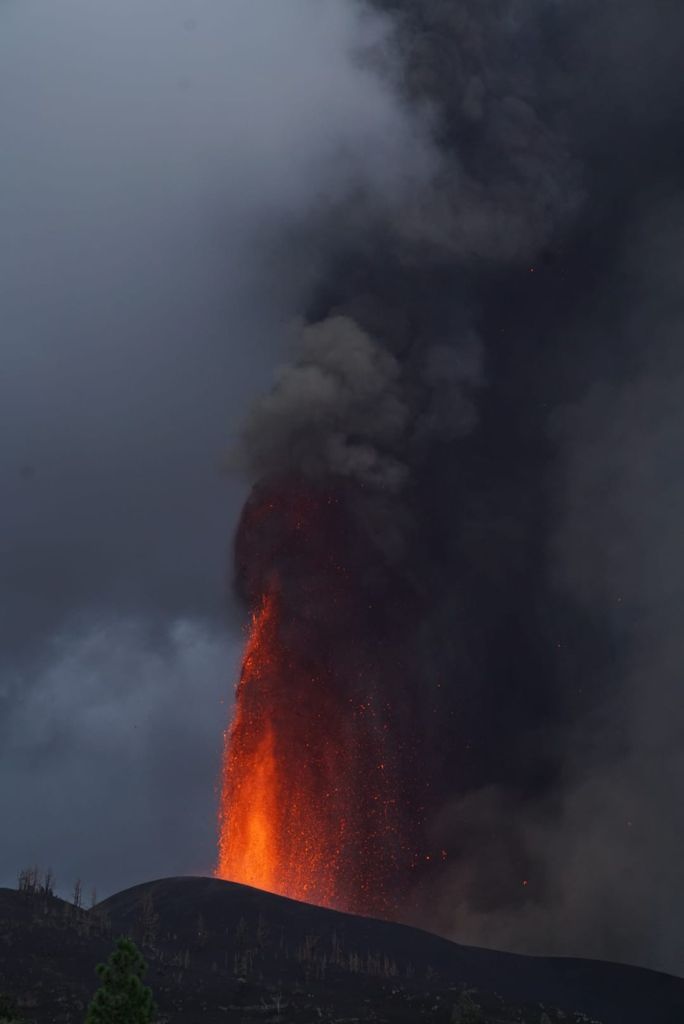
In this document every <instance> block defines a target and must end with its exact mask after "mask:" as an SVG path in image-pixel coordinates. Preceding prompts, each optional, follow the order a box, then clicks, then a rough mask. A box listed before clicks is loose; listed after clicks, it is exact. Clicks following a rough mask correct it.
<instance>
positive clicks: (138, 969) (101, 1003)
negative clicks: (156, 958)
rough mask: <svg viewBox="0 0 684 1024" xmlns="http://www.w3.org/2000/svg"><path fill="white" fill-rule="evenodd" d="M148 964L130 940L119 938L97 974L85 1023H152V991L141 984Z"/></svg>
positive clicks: (153, 1008)
mask: <svg viewBox="0 0 684 1024" xmlns="http://www.w3.org/2000/svg"><path fill="white" fill-rule="evenodd" d="M146 970H147V964H146V963H145V961H144V959H143V958H142V956H141V955H140V953H139V952H138V948H137V946H136V945H135V943H134V942H132V941H131V939H125V938H122V939H119V941H118V942H117V944H116V949H115V951H114V952H113V953H112V954H111V956H110V957H109V960H108V961H107V963H106V964H99V966H98V968H97V973H98V976H99V978H100V979H101V981H102V985H101V986H100V988H99V989H98V990H97V992H96V993H95V996H94V997H93V1000H92V1002H91V1004H90V1006H89V1007H88V1015H87V1017H86V1024H152V1021H153V1019H154V1015H155V1013H156V1007H155V1005H154V1001H153V998H152V990H151V989H149V988H147V987H146V986H145V985H143V983H142V978H143V975H144V974H145V971H146Z"/></svg>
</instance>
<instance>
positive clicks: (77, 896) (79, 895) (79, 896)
mask: <svg viewBox="0 0 684 1024" xmlns="http://www.w3.org/2000/svg"><path fill="white" fill-rule="evenodd" d="M74 906H75V907H76V908H77V909H78V910H80V909H81V907H82V906H83V886H82V885H81V879H80V878H77V879H76V881H75V882H74Z"/></svg>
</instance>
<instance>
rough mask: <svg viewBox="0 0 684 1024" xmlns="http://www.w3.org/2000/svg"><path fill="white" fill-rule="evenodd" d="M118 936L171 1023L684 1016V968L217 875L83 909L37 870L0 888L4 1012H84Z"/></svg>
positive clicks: (510, 1022) (61, 1020)
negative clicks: (354, 911) (450, 936)
mask: <svg viewBox="0 0 684 1024" xmlns="http://www.w3.org/2000/svg"><path fill="white" fill-rule="evenodd" d="M75 896H76V897H78V899H79V900H80V891H79V892H77V893H75ZM120 936H128V937H130V938H131V939H132V940H133V941H134V942H135V943H136V944H137V946H138V947H139V948H140V949H141V951H142V953H143V955H144V959H145V961H146V962H147V964H148V971H147V975H146V979H145V980H146V984H147V985H149V987H150V988H151V989H152V992H153V995H154V999H155V1002H156V1003H157V1005H158V1007H159V1010H158V1017H157V1020H158V1021H159V1022H160V1024H200V1022H202V1024H219V1022H231V1021H232V1022H238V1021H239V1022H251V1021H255V1022H257V1021H258V1022H263V1024H279V1022H281V1021H282V1022H293V1024H310V1022H319V1021H320V1022H333V1021H335V1022H340V1024H363V1022H367V1021H368V1022H371V1021H387V1022H394V1021H396V1022H406V1024H408V1022H411V1024H413V1022H416V1021H419V1020H429V1021H430V1022H434V1024H477V1022H480V1024H514V1022H515V1024H542V1022H543V1024H560V1022H563V1024H587V1022H588V1021H591V1020H597V1021H600V1022H601V1024H681V1022H682V1021H684V981H682V980H679V979H676V978H671V977H668V976H666V975H661V974H656V973H654V972H651V971H644V970H640V969H638V968H630V967H621V966H618V965H612V964H601V963H597V962H592V961H581V960H560V959H542V958H531V957H522V956H514V955H510V954H503V953H496V952H492V951H488V950H481V949H473V948H469V947H465V946H459V945H456V944H454V943H451V942H448V941H446V940H444V939H440V938H438V937H437V936H434V935H429V934H428V933H426V932H421V931H418V930H416V929H413V928H407V927H404V926H402V925H396V924H391V923H388V922H382V921H375V920H371V919H368V918H359V917H352V916H349V915H345V914H339V913H336V912H335V911H330V910H323V909H321V908H317V907H310V906H308V905H306V904H302V903H295V902H293V901H292V900H286V899H282V898H281V897H277V896H272V895H269V894H267V893H261V892H258V891H257V890H253V889H248V888H245V887H243V886H238V885H233V884H231V883H229V882H221V881H218V880H216V879H210V878H184V879H166V880H163V881H159V882H152V883H148V884H145V885H141V886H136V887H135V888H133V889H128V890H126V891H125V892H122V893H119V894H118V895H116V896H112V897H111V898H109V899H107V900H104V901H103V902H101V903H98V904H96V905H95V906H93V907H92V908H91V909H88V910H86V909H84V908H83V907H82V906H78V905H75V902H66V901H64V900H61V899H58V898H57V897H56V896H55V895H54V894H53V893H52V891H50V886H46V885H45V884H44V881H43V882H39V881H38V879H37V877H36V879H32V880H30V884H29V885H28V887H27V886H26V885H24V887H23V888H22V889H21V890H20V891H14V890H9V889H0V992H3V993H5V994H6V998H5V1003H0V1007H3V1006H4V1007H6V1009H0V1021H3V1017H2V1013H3V1012H4V1013H5V1018H6V1019H9V1020H14V1019H15V1017H16V1014H18V1015H19V1019H21V1021H22V1022H23V1021H25V1022H26V1024H83V1021H84V1020H85V1019H86V1014H87V1012H88V1006H89V1004H91V1002H92V1000H93V996H94V994H95V992H96V990H97V989H98V977H97V975H96V973H95V966H96V964H98V963H101V962H103V961H106V960H107V959H108V957H109V956H110V954H111V952H112V947H113V945H114V944H115V942H116V940H117V939H118V938H119V937H120ZM139 968H140V965H139ZM140 970H141V968H140ZM138 976H140V974H138ZM8 1012H11V1013H13V1014H15V1017H11V1016H10V1017H8V1016H7V1014H8ZM93 1019H95V1018H93ZM101 1019H102V1021H105V1020H106V1018H105V1017H103V1018H101ZM142 1019H144V1018H142ZM131 1021H135V1018H134V1017H132V1018H131Z"/></svg>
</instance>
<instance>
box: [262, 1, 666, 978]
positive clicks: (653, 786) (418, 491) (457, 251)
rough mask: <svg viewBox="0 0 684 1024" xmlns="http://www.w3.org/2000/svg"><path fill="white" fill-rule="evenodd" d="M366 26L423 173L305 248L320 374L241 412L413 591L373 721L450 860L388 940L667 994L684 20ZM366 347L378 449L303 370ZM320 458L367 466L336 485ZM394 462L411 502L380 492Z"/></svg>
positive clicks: (428, 850) (545, 16)
mask: <svg viewBox="0 0 684 1024" xmlns="http://www.w3.org/2000/svg"><path fill="white" fill-rule="evenodd" d="M372 7H373V8H374V9H376V10H378V9H379V10H382V12H383V13H385V14H388V15H389V16H391V18H392V19H393V21H394V25H395V34H394V37H393V39H392V45H391V46H390V48H389V53H388V50H387V49H386V48H385V49H381V50H380V51H376V52H375V53H374V54H373V61H374V64H375V67H376V68H378V69H379V71H380V73H381V74H384V75H385V76H386V77H387V78H389V79H390V80H392V81H394V83H395V85H396V87H397V88H398V89H399V91H400V92H401V94H402V95H403V97H404V99H405V101H406V102H407V103H408V104H409V105H410V106H412V107H413V108H414V109H416V110H418V111H420V113H421V114H422V116H423V117H425V118H426V121H425V124H426V125H427V126H428V129H429V131H430V133H431V139H432V143H431V144H432V145H434V146H435V147H436V148H437V150H438V153H439V160H438V162H437V163H436V164H435V165H434V170H433V173H431V174H430V176H429V177H428V178H427V179H425V180H423V181H422V182H420V183H419V187H418V188H417V189H416V190H415V192H414V194H412V195H411V196H410V197H409V198H408V200H407V201H406V202H405V203H404V204H399V205H398V206H397V207H395V208H394V209H391V210H389V211H388V209H387V207H386V206H385V204H384V203H382V202H380V203H376V204H374V203H372V202H368V199H367V197H362V198H361V200H360V202H359V206H358V208H357V214H356V215H354V214H353V213H352V214H351V215H350V211H349V208H346V209H345V210H344V211H335V210H334V209H333V210H332V211H331V213H330V216H329V217H328V218H324V219H323V221H321V222H318V223H317V224H316V225H315V228H314V230H319V231H321V232H322V236H323V238H324V239H325V244H324V246H321V248H320V250H319V251H324V252H325V258H324V259H323V260H322V269H321V272H320V274H319V275H318V278H317V279H316V280H314V283H313V288H312V290H311V294H310V299H309V303H308V308H307V310H306V316H307V324H308V326H306V327H305V328H304V333H305V334H306V335H307V337H308V339H309V340H310V341H311V343H312V351H311V353H307V355H306V357H305V358H304V357H302V356H301V355H299V356H296V357H295V360H294V363H293V365H292V366H291V368H290V369H287V370H284V371H282V372H281V375H280V377H279V379H278V381H277V383H276V385H275V388H274V390H273V392H272V394H271V395H270V396H269V397H267V398H266V399H264V400H263V402H262V403H260V404H259V405H257V407H256V409H255V411H254V412H253V414H252V417H251V419H250V420H249V422H248V429H247V431H246V435H245V436H246V442H247V453H248V454H247V462H248V464H250V465H251V467H252V472H254V473H255V475H256V476H257V477H260V476H261V477H263V476H266V477H268V476H269V474H272V472H273V467H275V466H276V465H277V466H280V467H282V466H287V467H290V468H295V469H296V470H297V471H301V472H304V473H305V474H307V473H312V474H314V475H317V476H326V474H328V475H329V476H330V477H331V478H335V477H337V476H339V475H342V476H346V477H347V478H348V479H349V480H350V481H351V482H352V485H353V484H354V482H356V484H357V485H358V488H359V495H360V497H359V498H358V500H357V501H356V502H352V503H351V505H350V507H351V508H352V509H353V514H354V518H355V520H356V524H357V525H359V524H360V525H361V527H362V529H363V530H365V532H366V535H367V536H368V537H370V538H371V541H372V542H373V543H374V544H375V546H376V559H377V562H378V564H379V565H383V564H386V563H388V562H391V565H392V572H393V573H397V572H398V573H399V575H400V576H402V577H403V580H404V582H405V584H406V586H407V588H408V589H409V590H410V591H411V594H412V598H411V602H409V606H410V607H411V608H412V609H413V613H414V615H413V625H412V627H411V629H410V631H409V632H410V636H409V635H407V634H406V632H405V627H406V620H405V618H403V619H402V629H403V630H404V633H403V635H402V651H403V655H404V661H403V666H404V671H403V673H402V684H401V687H400V693H399V696H398V697H397V688H396V687H395V688H393V689H392V690H391V693H392V696H393V698H394V699H395V700H396V699H398V700H399V701H400V702H401V703H402V704H404V705H405V707H406V708H407V709H410V710H408V711H407V714H408V715H409V717H410V718H411V722H412V728H413V737H414V740H415V742H416V744H417V746H418V748H419V750H420V755H419V756H418V758H417V763H420V764H422V765H423V768H424V772H423V774H424V776H425V778H426V780H427V784H428V788H429V789H430V796H429V798H428V799H427V801H426V805H427V808H428V811H427V816H426V821H425V828H424V834H423V836H422V840H421V842H422V844H423V845H422V850H423V852H425V855H426V857H427V856H428V855H434V854H435V852H439V851H440V850H441V849H446V850H447V853H448V856H447V858H446V860H445V861H444V862H443V863H442V866H441V867H439V868H438V869H435V868H433V867H431V868H430V869H427V868H425V869H424V870H423V869H421V870H418V871H417V873H416V883H415V885H414V887H413V890H412V892H411V895H410V896H409V897H407V898H406V900H405V916H408V917H411V918H412V919H413V920H417V921H419V922H420V923H422V924H424V925H426V926H428V927H434V928H439V929H440V930H442V931H444V932H445V933H447V934H449V935H451V936H453V937H455V938H458V939H459V940H461V941H465V942H467V941H473V942H479V943H485V944H490V945H499V946H507V947H509V948H516V949H524V950H530V951H534V952H546V951H553V952H557V953H566V954H569V953H572V954H579V955H594V956H599V957H605V958H608V959H621V960H626V961H632V962H640V963H645V964H648V965H650V966H655V967H660V968H665V969H669V970H671V971H674V972H677V973H681V971H682V970H683V969H684V968H683V965H682V963H681V955H680V953H679V951H678V949H677V944H676V941H675V938H674V936H675V934H676V929H677V922H678V921H679V919H680V917H681V907H680V904H679V895H678V894H680V893H681V892H682V886H681V876H680V868H679V854H678V850H679V847H680V836H681V814H680V811H679V803H678V800H677V794H678V793H679V792H680V790H681V786H682V784H684V777H683V776H682V764H681V757H680V755H679V753H678V740H677V737H678V736H679V734H680V729H679V717H678V714H677V711H676V706H677V698H676V671H677V669H676V666H677V665H678V664H679V660H680V659H679V643H678V639H677V637H678V632H679V631H678V629H677V627H676V622H677V621H678V615H679V605H678V596H677V595H678V592H679V589H680V583H681V577H682V573H681V568H680V566H679V559H678V554H679V548H680V545H679V541H678V534H677V525H676V524H677V523H678V522H679V518H680V516H679V488H678V484H677V483H676V480H677V476H676V469H675V466H676V464H677V461H676V460H677V452H678V445H677V440H676V439H677V437H678V435H679V433H680V432H681V431H680V429H679V427H680V422H679V406H680V404H681V403H680V393H681V392H680V376H681V374H680V357H679V353H678V338H679V337H680V334H681V323H680V319H681V318H680V311H679V303H678V300H677V299H676V296H677V295H678V294H679V291H678V284H677V273H678V270H677V269H676V268H678V267H679V264H680V263H681V258H680V257H681V234H680V224H681V217H680V215H679V211H680V209H681V200H680V189H681V186H680V182H681V172H682V166H683V162H684V153H683V152H682V149H681V146H680V145H679V143H678V142H677V138H678V132H677V124H678V123H679V117H680V114H681V102H680V99H679V97H678V95H677V94H676V89H675V88H674V87H673V83H674V82H675V81H676V72H675V68H676V63H675V62H676V53H675V48H674V47H673V44H672V40H673V39H674V38H677V37H678V35H680V33H681V31H682V29H683V28H684V15H682V14H681V13H680V12H678V11H677V10H676V9H675V8H674V7H673V6H672V5H657V6H656V7H653V8H649V9H648V10H646V9H645V7H644V6H643V5H640V4H638V3H636V2H634V3H628V4H626V5H624V4H619V5H618V4H617V3H601V4H599V3H597V2H595V0H582V2H578V3H574V4H573V3H570V4H546V3H536V2H534V0H529V2H515V3H514V2H510V3H485V4H483V3H477V4H475V3H469V2H462V3H457V4H451V5H448V6H447V5H444V4H441V3H437V2H430V0H423V2H420V3H410V4H409V3H408V2H402V0H393V2H391V0H376V2H375V3H374V4H372ZM389 54H391V57H390V56H389ZM397 56H398V58H399V64H397V63H396V60H397ZM358 211H361V212H360V213H359V212H358ZM350 224H352V225H353V230H349V229H348V226H349V225H350ZM340 318H342V319H340ZM342 323H344V324H345V326H346V331H347V333H345V332H344V331H342V330H340V329H339V328H340V325H341V324H342ZM307 332H310V333H308V334H307ZM360 337H364V338H366V342H365V344H366V345H367V346H371V347H372V349H373V351H374V352H381V351H384V352H385V353H386V354H387V355H388V356H389V357H391V359H392V362H391V363H386V364H385V365H387V366H392V372H391V373H390V374H387V375H386V376H384V377H383V375H382V374H378V372H377V363H375V362H374V363H373V369H372V371H371V372H370V373H369V374H368V377H367V378H366V376H365V375H364V378H363V383H364V387H365V386H366V384H368V386H369V387H370V388H371V389H372V388H373V387H375V386H376V385H380V386H381V387H384V388H385V389H386V390H385V391H384V393H383V396H382V399H383V400H380V401H379V397H380V396H378V395H375V396H374V399H373V412H374V414H375V413H376V412H377V414H378V415H380V418H381V420H382V421H383V423H384V419H383V417H382V411H383V409H384V408H385V406H384V400H387V401H388V402H393V401H394V400H395V399H396V400H397V401H398V406H396V408H398V407H401V408H402V410H403V413H402V415H401V416H397V417H396V418H395V419H394V420H393V423H394V427H395V428H396V433H394V434H393V435H392V436H391V437H390V436H389V435H388V434H383V433H382V432H378V424H377V423H375V422H372V417H371V418H370V419H369V418H367V412H368V410H363V409H362V406H363V402H364V401H365V398H364V395H367V392H365V391H364V389H363V388H362V387H358V384H356V385H355V381H354V379H353V377H352V376H351V375H347V376H345V377H344V380H343V383H341V382H340V380H339V379H338V380H336V382H335V386H334V387H333V386H331V382H330V381H328V382H327V383H328V388H327V390H326V391H325V398H324V397H323V394H324V388H323V387H322V379H321V378H324V377H325V373H322V372H321V369H320V368H318V367H317V368H316V370H315V372H314V371H313V370H312V364H315V363H316V361H317V359H318V358H319V352H320V359H321V361H322V363H323V364H326V363H327V362H328V361H329V359H330V347H331V346H332V348H333V350H334V349H335V348H339V352H338V353H337V354H336V355H335V357H334V358H335V364H336V366H338V367H339V366H341V365H342V364H343V362H344V358H345V356H344V354H343V350H344V349H345V347H346V345H347V341H348V340H349V339H354V340H352V341H351V345H350V351H353V350H354V345H355V344H358V339H359V338H360ZM319 341H320V342H321V344H320V350H318V342H319ZM307 361H308V364H309V368H308V370H305V365H306V364H307ZM326 372H327V373H329V372H330V371H329V369H328V370H326ZM314 379H315V380H316V382H317V384H318V389H317V390H316V389H313V390H315V391H316V398H315V400H312V397H311V392H308V391H307V387H311V381H312V380H314ZM354 386H357V388H358V391H357V392H353V393H352V394H350V393H349V388H351V389H352V391H353V388H354ZM298 389H299V390H298ZM342 394H344V399H342V398H341V395H342ZM297 395H299V396H300V397H301V398H302V401H301V403H300V402H299V400H298V397H297ZM304 399H306V400H304ZM333 435H334V436H335V437H336V438H341V439H343V442H344V438H345V437H349V438H351V439H353V444H354V446H357V447H355V448H354V454H355V455H357V456H361V455H362V456H363V457H362V458H357V459H352V460H351V461H350V462H349V463H345V462H342V464H341V465H340V463H339V462H338V463H335V461H334V458H333V457H331V437H332V436H333ZM388 453H390V454H391V457H392V459H395V458H396V459H397V460H398V461H399V463H400V464H401V466H402V476H401V480H400V483H401V487H400V486H398V483H399V481H398V480H397V478H396V477H392V476H391V474H390V475H389V476H387V475H386V474H385V475H383V474H379V475H377V476H373V475H369V474H368V467H369V465H372V466H374V467H377V466H379V465H380V463H379V461H369V460H379V459H380V458H381V456H382V457H386V456H387V455H388ZM333 454H334V450H333ZM250 460H252V461H251V462H250ZM391 465H394V462H392V463H391ZM368 485H371V486H370V488H369V486H368ZM378 485H379V486H378ZM374 487H377V489H378V490H379V491H381V492H382V497H381V498H379V497H378V495H377V494H375V495H372V494H371V495H370V496H369V490H370V491H371V492H372V490H373V488H374ZM392 530H394V533H395V537H396V538H400V539H399V540H397V542H396V543H394V544H393V545H391V546H387V545H386V544H384V543H383V538H384V537H385V536H386V535H387V534H388V533H391V532H392ZM390 552H391V554H390ZM368 579H369V577H368V575H367V574H366V575H364V580H365V581H366V582H364V584H363V587H364V591H363V592H364V594H366V593H367V592H371V593H372V588H373V586H374V585H375V584H373V583H372V582H371V583H368ZM380 579H382V580H383V581H384V582H383V584H382V588H384V589H383V593H384V594H385V597H386V598H387V600H388V601H389V602H390V603H391V595H389V594H388V591H387V588H386V586H385V582H386V579H387V577H386V576H384V575H383V573H382V572H381V571H379V572H378V574H377V575H376V581H377V580H380ZM377 585H378V586H380V584H377ZM368 588H370V590H368ZM402 600H403V598H402ZM414 602H415V603H414ZM405 609H406V606H404V611H405ZM433 860H434V857H433Z"/></svg>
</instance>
